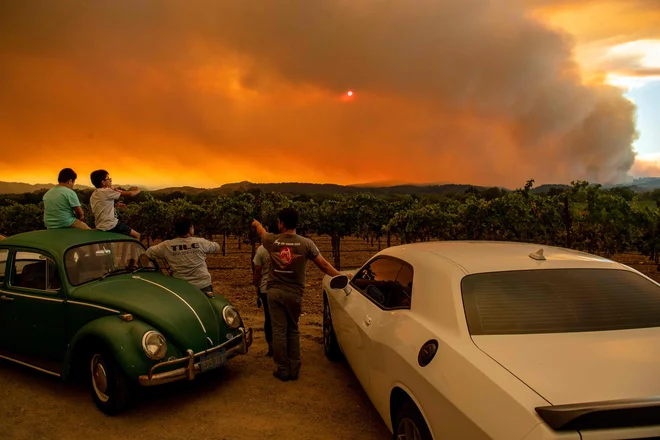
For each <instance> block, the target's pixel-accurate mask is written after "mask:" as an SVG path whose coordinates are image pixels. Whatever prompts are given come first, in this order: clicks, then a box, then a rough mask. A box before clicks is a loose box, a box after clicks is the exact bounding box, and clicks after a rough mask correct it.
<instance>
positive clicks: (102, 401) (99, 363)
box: [87, 349, 133, 415]
mask: <svg viewBox="0 0 660 440" xmlns="http://www.w3.org/2000/svg"><path fill="white" fill-rule="evenodd" d="M87 369H88V375H87V380H88V384H89V388H90V391H91V393H92V399H93V400H94V403H95V404H96V407H97V408H98V409H99V410H101V412H103V413H105V414H107V415H115V414H119V413H120V412H122V411H124V410H125V409H126V408H128V406H129V405H130V403H131V398H132V395H133V387H132V384H131V383H130V382H129V379H128V378H127V377H126V375H125V374H124V372H123V371H122V370H121V368H119V365H117V361H116V360H115V358H114V356H113V355H112V354H111V353H110V352H109V350H106V349H97V350H93V351H91V353H90V356H89V357H88V358H87ZM95 373H96V374H95Z"/></svg>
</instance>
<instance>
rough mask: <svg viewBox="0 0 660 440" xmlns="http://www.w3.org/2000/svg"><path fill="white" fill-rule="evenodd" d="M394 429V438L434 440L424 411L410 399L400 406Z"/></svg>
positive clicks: (401, 439) (399, 439) (400, 439)
mask: <svg viewBox="0 0 660 440" xmlns="http://www.w3.org/2000/svg"><path fill="white" fill-rule="evenodd" d="M393 431H394V432H393V433H392V438H393V439H394V440H433V437H431V431H429V427H428V426H427V425H426V422H425V421H424V417H422V413H420V412H419V410H418V409H417V406H416V405H415V404H414V403H413V402H411V401H410V400H408V401H406V402H405V403H404V404H403V405H401V408H399V411H398V412H397V414H396V418H395V420H394V426H393Z"/></svg>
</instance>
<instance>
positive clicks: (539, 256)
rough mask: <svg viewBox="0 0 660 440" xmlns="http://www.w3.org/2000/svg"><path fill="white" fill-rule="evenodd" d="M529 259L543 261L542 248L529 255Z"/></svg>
mask: <svg viewBox="0 0 660 440" xmlns="http://www.w3.org/2000/svg"><path fill="white" fill-rule="evenodd" d="M529 258H532V259H534V260H545V256H544V255H543V248H541V249H539V250H538V251H536V252H534V253H531V254H529Z"/></svg>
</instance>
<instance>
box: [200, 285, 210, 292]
mask: <svg viewBox="0 0 660 440" xmlns="http://www.w3.org/2000/svg"><path fill="white" fill-rule="evenodd" d="M199 290H201V291H202V292H204V293H213V284H211V285H208V286H206V287H204V288H201V289H199Z"/></svg>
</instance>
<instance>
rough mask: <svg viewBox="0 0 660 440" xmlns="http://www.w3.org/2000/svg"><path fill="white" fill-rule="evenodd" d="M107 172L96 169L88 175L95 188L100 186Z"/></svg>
mask: <svg viewBox="0 0 660 440" xmlns="http://www.w3.org/2000/svg"><path fill="white" fill-rule="evenodd" d="M108 174H110V173H108V172H107V171H106V170H96V171H92V174H90V175H89V178H90V180H91V181H92V185H94V186H95V187H96V188H101V187H102V186H103V181H104V180H105V176H107V175H108Z"/></svg>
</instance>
